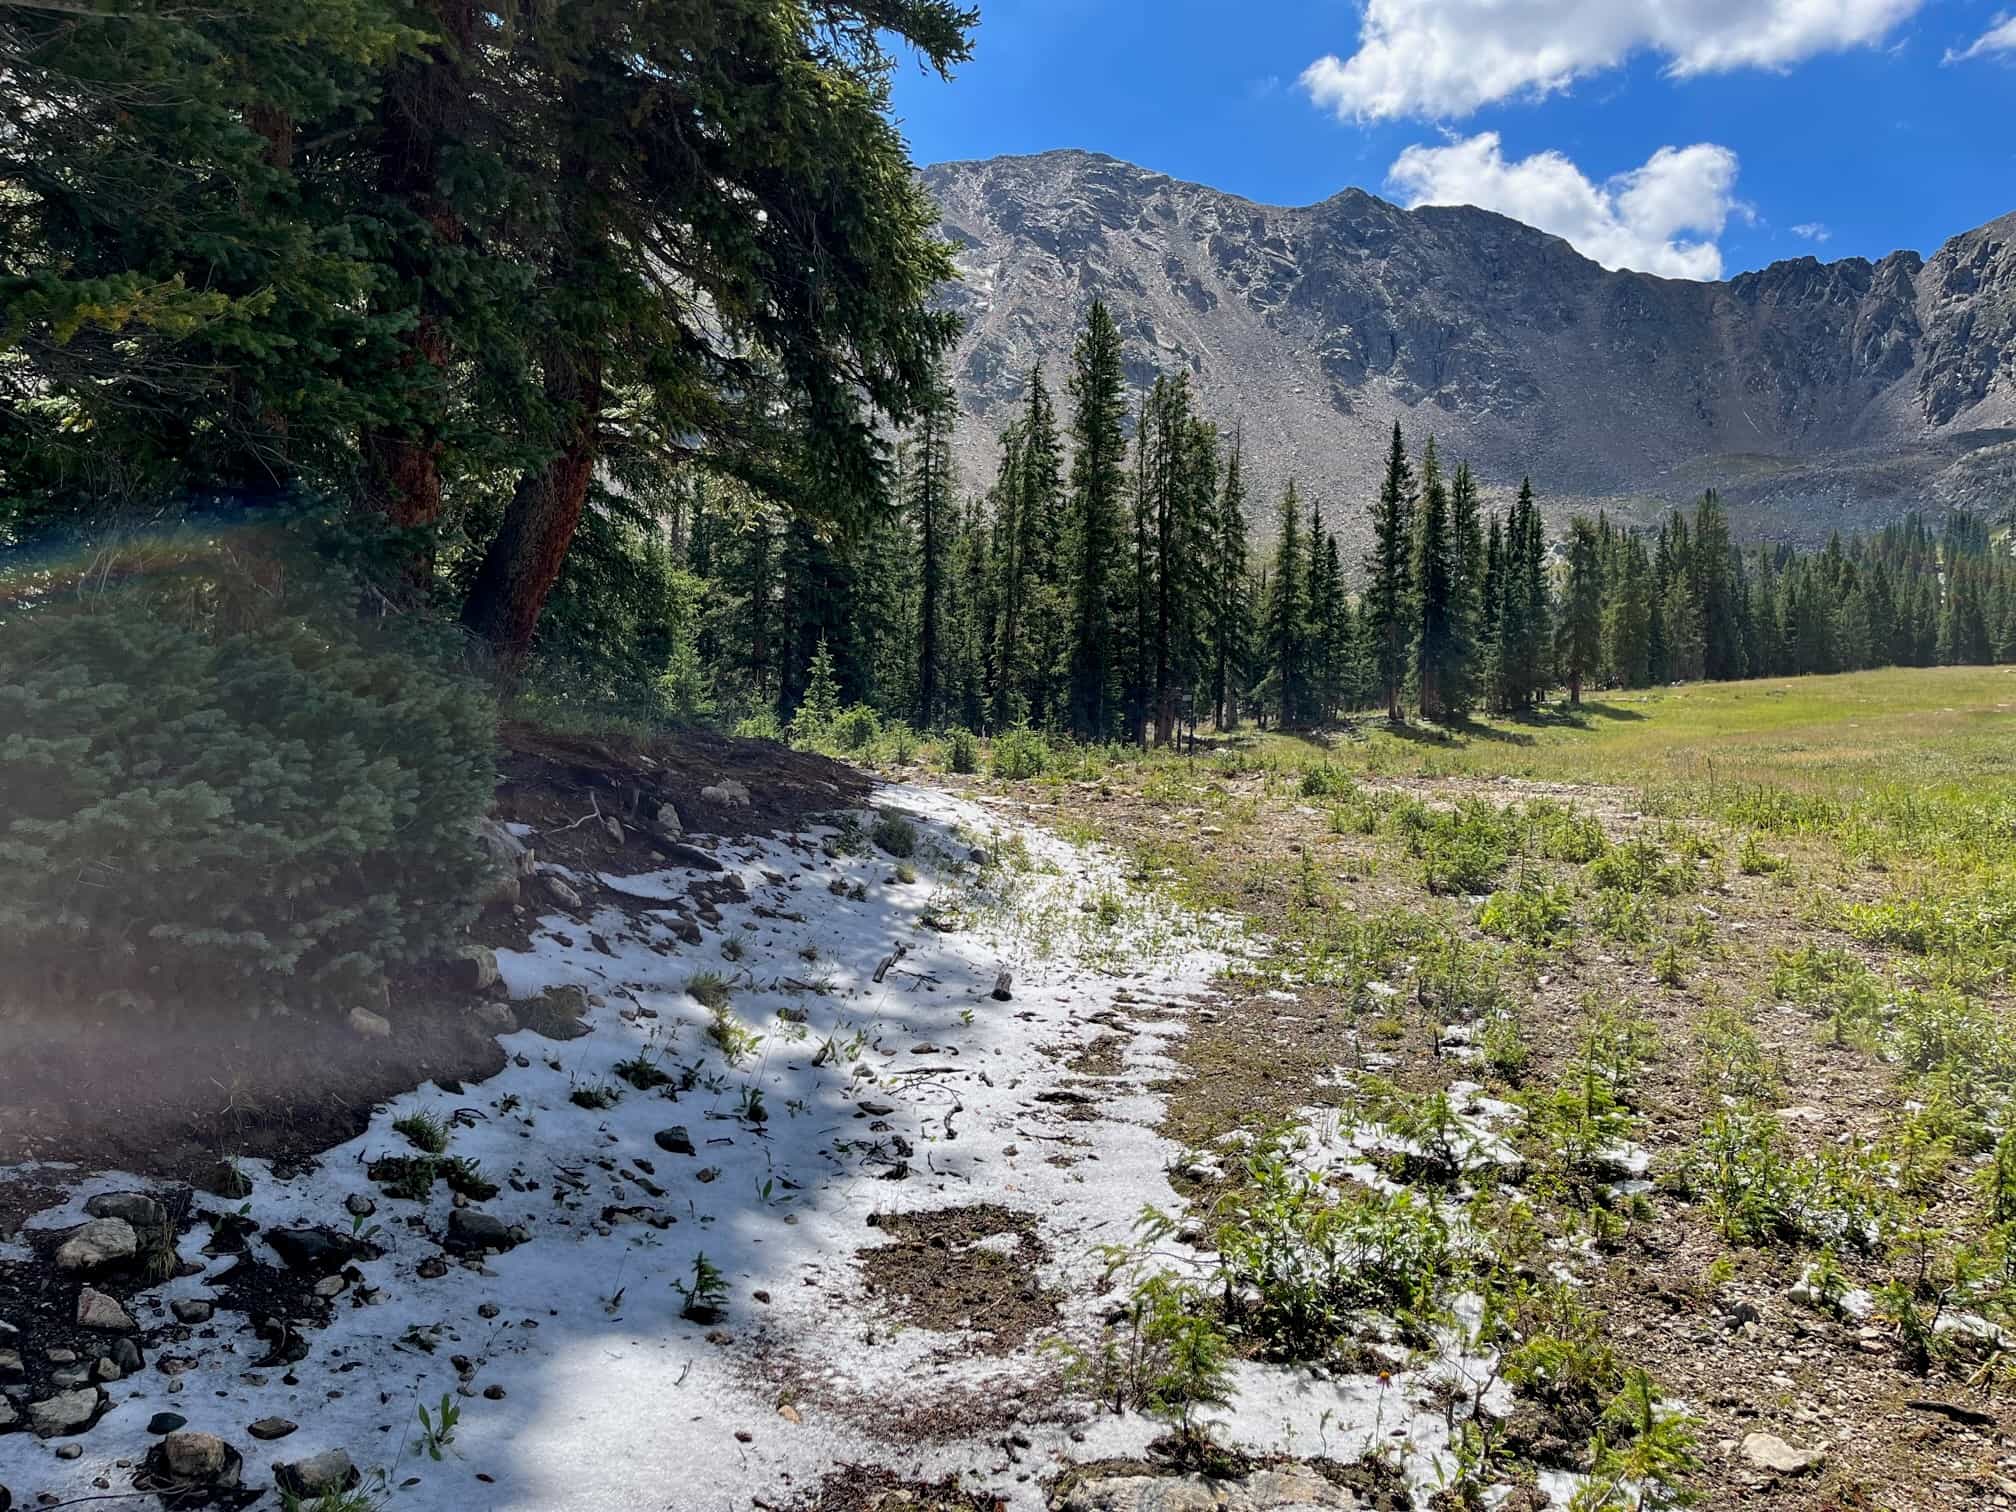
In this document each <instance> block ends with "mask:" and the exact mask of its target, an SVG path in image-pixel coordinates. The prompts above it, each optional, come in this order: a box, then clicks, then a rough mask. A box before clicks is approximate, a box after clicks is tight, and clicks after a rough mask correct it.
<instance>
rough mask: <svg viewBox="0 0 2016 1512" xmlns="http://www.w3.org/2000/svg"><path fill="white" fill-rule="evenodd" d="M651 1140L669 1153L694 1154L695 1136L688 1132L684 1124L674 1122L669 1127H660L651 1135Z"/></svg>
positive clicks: (695, 1152)
mask: <svg viewBox="0 0 2016 1512" xmlns="http://www.w3.org/2000/svg"><path fill="white" fill-rule="evenodd" d="M651 1142H652V1143H653V1144H655V1145H656V1146H658V1148H659V1149H661V1150H663V1151H664V1152H665V1153H666V1154H667V1155H693V1154H697V1153H698V1152H697V1151H696V1150H695V1149H694V1148H693V1136H692V1135H691V1134H688V1133H687V1132H686V1129H685V1126H684V1125H683V1124H674V1125H673V1126H672V1127H671V1128H669V1129H660V1130H659V1131H658V1132H657V1133H656V1134H653V1135H652V1136H651Z"/></svg>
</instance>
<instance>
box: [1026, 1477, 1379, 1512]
mask: <svg viewBox="0 0 2016 1512" xmlns="http://www.w3.org/2000/svg"><path fill="white" fill-rule="evenodd" d="M1358 1506H1359V1501H1358V1498H1357V1496H1355V1495H1354V1494H1353V1493H1351V1492H1349V1491H1346V1490H1344V1489H1343V1488H1342V1487H1341V1486H1333V1485H1331V1484H1330V1483H1329V1482H1328V1481H1326V1480H1324V1479H1323V1478H1322V1477H1321V1476H1319V1475H1317V1474H1316V1473H1315V1472H1314V1471H1313V1470H1304V1469H1301V1468H1300V1467H1292V1468H1289V1469H1283V1470H1256V1471H1254V1472H1253V1473H1252V1474H1251V1475H1248V1476H1246V1477H1245V1478H1243V1479H1241V1480H1218V1479H1215V1478H1207V1477H1205V1476H1202V1475H1170V1476H1160V1475H1111V1476H1096V1477H1091V1478H1088V1479H1085V1480H1082V1481H1080V1482H1078V1484H1077V1485H1075V1486H1073V1487H1072V1488H1071V1490H1070V1491H1069V1492H1068V1493H1067V1494H1066V1496H1065V1498H1064V1500H1063V1501H1061V1502H1059V1503H1057V1507H1058V1512H1353V1509H1356V1508H1357V1507H1358Z"/></svg>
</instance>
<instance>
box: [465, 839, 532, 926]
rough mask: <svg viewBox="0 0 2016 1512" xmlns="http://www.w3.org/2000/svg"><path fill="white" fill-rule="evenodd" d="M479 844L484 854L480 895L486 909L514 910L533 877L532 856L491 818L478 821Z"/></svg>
mask: <svg viewBox="0 0 2016 1512" xmlns="http://www.w3.org/2000/svg"><path fill="white" fill-rule="evenodd" d="M476 843H477V845H478V847H479V848H480V849H481V850H482V852H483V861H484V875H483V882H482V886H481V888H480V890H479V892H478V895H477V897H478V905H479V906H480V907H483V908H512V907H515V906H516V905H517V903H518V900H519V898H520V896H521V895H522V894H523V892H524V879H525V878H526V877H528V876H530V875H531V873H532V866H533V857H532V852H531V851H530V850H528V849H527V848H526V846H525V842H524V841H522V840H520V839H519V838H518V837H517V836H516V835H514V834H512V833H511V831H510V830H508V829H506V828H505V827H504V826H503V825H502V824H499V823H498V822H497V821H496V820H495V819H491V818H488V817H485V818H482V819H478V820H477V821H476Z"/></svg>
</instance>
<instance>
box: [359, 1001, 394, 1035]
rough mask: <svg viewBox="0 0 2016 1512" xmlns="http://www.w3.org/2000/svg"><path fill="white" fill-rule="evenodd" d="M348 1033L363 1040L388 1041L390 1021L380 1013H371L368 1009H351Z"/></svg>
mask: <svg viewBox="0 0 2016 1512" xmlns="http://www.w3.org/2000/svg"><path fill="white" fill-rule="evenodd" d="M350 1032H351V1033H352V1034H356V1035H359V1036H361V1037H363V1038H364V1039H390V1038H392V1021H391V1020H390V1019H388V1018H386V1017H385V1015H384V1014H382V1013H373V1012H372V1011H371V1010H370V1009H369V1008H352V1009H351V1010H350Z"/></svg>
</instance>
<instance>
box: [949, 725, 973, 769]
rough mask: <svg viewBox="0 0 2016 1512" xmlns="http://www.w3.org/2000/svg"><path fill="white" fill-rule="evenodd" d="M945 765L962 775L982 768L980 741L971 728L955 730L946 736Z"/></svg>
mask: <svg viewBox="0 0 2016 1512" xmlns="http://www.w3.org/2000/svg"><path fill="white" fill-rule="evenodd" d="M945 765H946V767H947V769H948V770H950V771H953V772H957V773H958V774H959V775H960V776H962V777H970V776H972V775H973V774H974V773H975V772H977V771H979V770H980V742H979V741H978V740H976V739H975V738H974V736H973V732H972V731H971V730H954V731H953V732H952V733H951V734H950V735H948V736H946V737H945Z"/></svg>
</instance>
